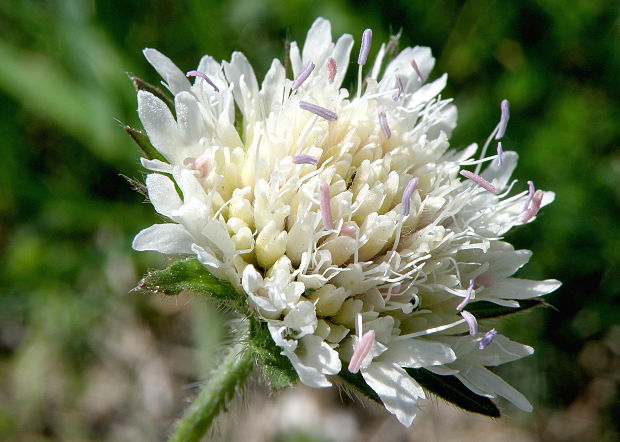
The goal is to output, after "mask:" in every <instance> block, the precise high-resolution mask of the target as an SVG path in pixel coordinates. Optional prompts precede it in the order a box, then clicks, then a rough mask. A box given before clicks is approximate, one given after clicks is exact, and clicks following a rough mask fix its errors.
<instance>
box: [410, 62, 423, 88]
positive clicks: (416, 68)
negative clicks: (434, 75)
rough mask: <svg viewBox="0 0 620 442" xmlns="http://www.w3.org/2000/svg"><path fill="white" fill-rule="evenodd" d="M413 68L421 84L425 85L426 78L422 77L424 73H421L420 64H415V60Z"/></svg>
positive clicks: (412, 63)
mask: <svg viewBox="0 0 620 442" xmlns="http://www.w3.org/2000/svg"><path fill="white" fill-rule="evenodd" d="M411 67H412V68H413V70H414V71H415V73H416V74H418V81H419V82H420V83H423V82H424V77H423V76H422V72H421V71H420V68H419V66H418V64H417V63H416V62H415V60H414V59H412V60H411Z"/></svg>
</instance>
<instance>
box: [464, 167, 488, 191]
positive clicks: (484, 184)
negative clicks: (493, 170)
mask: <svg viewBox="0 0 620 442" xmlns="http://www.w3.org/2000/svg"><path fill="white" fill-rule="evenodd" d="M459 173H460V174H461V175H463V176H464V177H465V178H469V179H470V180H472V181H473V182H474V183H476V184H478V185H479V186H480V187H482V188H484V189H486V190H488V191H489V192H491V193H497V189H496V188H495V186H494V185H493V184H491V183H489V182H488V181H487V180H485V179H484V178H482V177H481V176H480V175H476V174H475V173H473V172H470V171H469V170H461V171H460V172H459Z"/></svg>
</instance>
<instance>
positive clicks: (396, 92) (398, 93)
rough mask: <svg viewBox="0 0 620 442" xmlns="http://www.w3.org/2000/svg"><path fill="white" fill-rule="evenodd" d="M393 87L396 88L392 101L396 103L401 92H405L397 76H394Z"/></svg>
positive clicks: (401, 81)
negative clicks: (394, 83)
mask: <svg viewBox="0 0 620 442" xmlns="http://www.w3.org/2000/svg"><path fill="white" fill-rule="evenodd" d="M395 87H396V90H395V91H394V93H393V94H392V99H393V100H394V101H398V99H399V98H400V96H401V95H402V94H403V91H404V90H405V86H404V85H403V80H402V79H401V78H400V77H399V76H398V75H397V76H396V85H395Z"/></svg>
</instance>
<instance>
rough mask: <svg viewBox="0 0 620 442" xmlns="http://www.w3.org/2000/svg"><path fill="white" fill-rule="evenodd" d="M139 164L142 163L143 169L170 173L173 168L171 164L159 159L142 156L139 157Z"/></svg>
mask: <svg viewBox="0 0 620 442" xmlns="http://www.w3.org/2000/svg"><path fill="white" fill-rule="evenodd" d="M140 164H142V167H144V168H145V169H148V170H152V171H153V172H163V173H172V170H173V169H174V167H173V166H171V165H170V164H168V163H164V162H163V161H161V160H149V159H146V158H144V157H143V158H140Z"/></svg>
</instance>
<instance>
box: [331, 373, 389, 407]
mask: <svg viewBox="0 0 620 442" xmlns="http://www.w3.org/2000/svg"><path fill="white" fill-rule="evenodd" d="M338 376H340V378H341V379H342V380H343V381H345V382H346V383H347V384H349V385H351V386H352V387H354V388H355V389H356V390H357V391H359V392H360V393H362V394H363V395H364V396H366V397H368V398H370V399H372V400H373V401H375V402H378V403H380V404H382V403H383V402H381V399H380V398H379V396H378V395H377V393H375V390H373V389H372V388H370V387H369V386H368V384H367V383H366V381H365V380H364V377H363V376H362V374H361V373H359V372H358V373H355V374H353V373H351V372H350V371H349V370H348V369H347V368H346V367H345V368H343V369H342V370H341V371H340V373H338Z"/></svg>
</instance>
